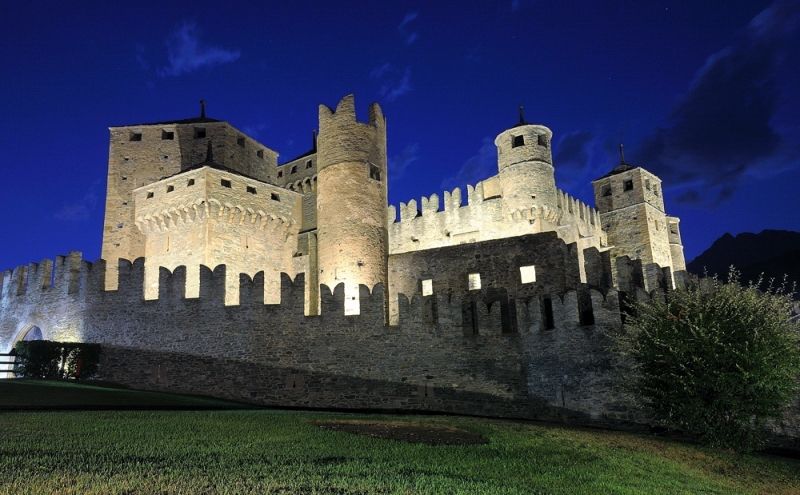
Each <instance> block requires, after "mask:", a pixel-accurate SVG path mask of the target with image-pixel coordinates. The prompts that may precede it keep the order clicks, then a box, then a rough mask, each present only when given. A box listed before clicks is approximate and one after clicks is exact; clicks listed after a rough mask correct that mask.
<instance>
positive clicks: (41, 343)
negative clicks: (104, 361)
mask: <svg viewBox="0 0 800 495" xmlns="http://www.w3.org/2000/svg"><path fill="white" fill-rule="evenodd" d="M14 350H15V351H16V354H17V364H16V366H15V367H14V372H15V374H16V375H17V376H23V377H28V378H56V379H78V378H91V377H92V376H93V375H94V374H95V373H96V372H97V365H98V362H99V360H100V346H99V345H98V344H83V343H77V342H51V341H49V340H31V341H21V342H18V343H17V345H16V346H15V348H14Z"/></svg>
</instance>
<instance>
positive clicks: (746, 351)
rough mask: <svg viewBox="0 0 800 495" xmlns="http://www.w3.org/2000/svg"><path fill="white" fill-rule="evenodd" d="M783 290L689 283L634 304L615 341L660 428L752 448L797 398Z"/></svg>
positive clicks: (796, 332) (788, 301)
mask: <svg viewBox="0 0 800 495" xmlns="http://www.w3.org/2000/svg"><path fill="white" fill-rule="evenodd" d="M791 308H792V294H791V293H790V291H789V290H787V288H786V287H785V286H781V287H778V288H775V287H773V286H772V285H771V284H770V285H769V286H766V287H764V286H763V284H759V283H754V284H749V285H743V284H741V283H740V282H739V276H738V273H737V272H735V271H733V270H731V272H730V273H729V275H728V282H727V283H723V282H721V281H720V280H718V279H717V278H704V279H696V280H694V281H692V282H690V283H689V284H688V287H687V288H686V289H685V290H678V291H673V292H671V293H669V294H668V296H667V297H666V298H665V299H659V298H654V300H653V301H651V302H647V303H640V304H638V305H637V307H636V315H635V316H633V317H631V318H630V319H629V320H628V323H627V324H626V327H625V329H624V330H623V332H622V333H621V334H620V335H619V336H618V338H617V342H618V345H619V349H620V350H621V351H622V352H623V354H625V355H626V356H627V357H628V358H630V360H629V362H630V363H631V364H632V366H633V370H632V371H633V372H632V373H631V374H630V378H631V385H632V389H633V391H634V392H635V394H636V396H637V397H638V398H639V399H640V400H641V401H642V403H643V405H644V406H646V407H647V408H649V410H650V411H651V412H652V413H653V415H654V416H655V418H656V419H657V420H659V421H660V422H661V423H662V424H664V425H666V426H668V427H670V428H673V429H676V430H680V431H684V432H686V433H689V434H691V435H693V436H694V437H696V438H697V439H699V440H700V441H703V442H704V443H708V444H711V445H714V446H719V447H726V448H734V449H737V450H750V449H753V448H756V447H758V446H759V445H760V443H761V442H762V441H763V439H764V433H765V431H766V422H767V421H768V420H769V419H771V418H776V417H778V416H780V415H781V413H782V412H783V410H784V408H785V407H786V406H787V405H788V404H789V403H790V402H791V401H792V400H793V399H795V398H796V397H797V395H796V394H797V392H798V378H800V326H799V325H798V324H797V323H796V322H792V321H791V319H790V316H791Z"/></svg>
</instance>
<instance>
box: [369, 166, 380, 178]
mask: <svg viewBox="0 0 800 495" xmlns="http://www.w3.org/2000/svg"><path fill="white" fill-rule="evenodd" d="M369 178H370V179H373V180H377V181H380V180H381V169H380V167H378V166H376V165H372V164H370V166H369Z"/></svg>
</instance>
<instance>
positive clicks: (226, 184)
mask: <svg viewBox="0 0 800 495" xmlns="http://www.w3.org/2000/svg"><path fill="white" fill-rule="evenodd" d="M219 184H220V185H221V186H222V187H227V188H230V187H231V181H229V180H227V179H222V180H220V181H219Z"/></svg>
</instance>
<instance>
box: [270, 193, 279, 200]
mask: <svg viewBox="0 0 800 495" xmlns="http://www.w3.org/2000/svg"><path fill="white" fill-rule="evenodd" d="M269 197H270V199H271V200H272V201H280V200H281V197H280V196H278V195H277V194H275V193H271V194H270V195H269Z"/></svg>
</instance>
